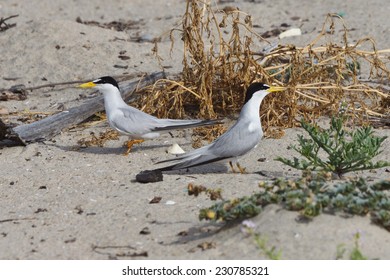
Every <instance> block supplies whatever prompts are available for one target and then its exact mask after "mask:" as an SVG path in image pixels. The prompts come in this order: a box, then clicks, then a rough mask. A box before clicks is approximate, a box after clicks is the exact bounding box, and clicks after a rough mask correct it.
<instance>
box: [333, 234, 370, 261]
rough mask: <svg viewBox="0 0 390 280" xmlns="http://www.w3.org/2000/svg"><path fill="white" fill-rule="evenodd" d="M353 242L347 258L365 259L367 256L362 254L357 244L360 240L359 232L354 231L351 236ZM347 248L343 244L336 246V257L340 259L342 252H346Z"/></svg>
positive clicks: (342, 256) (342, 255)
mask: <svg viewBox="0 0 390 280" xmlns="http://www.w3.org/2000/svg"><path fill="white" fill-rule="evenodd" d="M353 239H354V240H353V242H354V246H353V247H352V249H351V251H350V253H349V259H351V260H367V259H368V258H367V257H366V256H365V255H363V253H362V251H361V249H360V245H359V240H360V233H358V232H357V233H356V234H355V235H354V236H353ZM346 251H347V249H346V248H345V244H340V245H338V246H337V253H336V259H337V260H339V259H342V258H344V254H345V253H346Z"/></svg>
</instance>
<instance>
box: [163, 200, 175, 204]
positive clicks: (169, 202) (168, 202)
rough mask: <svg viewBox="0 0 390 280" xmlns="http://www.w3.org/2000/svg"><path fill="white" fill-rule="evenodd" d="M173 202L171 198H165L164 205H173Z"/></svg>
mask: <svg viewBox="0 0 390 280" xmlns="http://www.w3.org/2000/svg"><path fill="white" fill-rule="evenodd" d="M175 204H176V202H174V201H173V200H167V201H166V202H165V205H175Z"/></svg>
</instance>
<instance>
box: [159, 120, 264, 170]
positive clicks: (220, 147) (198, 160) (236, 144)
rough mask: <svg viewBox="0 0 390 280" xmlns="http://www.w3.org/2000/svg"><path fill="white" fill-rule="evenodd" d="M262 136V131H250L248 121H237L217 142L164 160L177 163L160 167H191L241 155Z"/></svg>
mask: <svg viewBox="0 0 390 280" xmlns="http://www.w3.org/2000/svg"><path fill="white" fill-rule="evenodd" d="M260 138H261V130H260V131H252V132H250V131H248V130H247V129H246V123H244V122H241V123H238V122H237V123H236V124H235V125H234V126H232V127H231V128H230V129H229V130H228V131H227V132H226V133H225V134H223V135H222V136H220V137H219V138H218V139H217V140H216V141H215V142H213V143H212V144H210V145H207V146H204V147H202V148H199V149H196V150H193V151H191V152H189V153H186V154H183V155H180V156H178V157H176V158H174V159H170V160H165V161H162V162H159V163H163V162H171V161H172V162H173V161H176V163H175V164H173V165H170V166H167V167H163V168H159V170H161V171H167V170H175V169H182V168H189V167H194V166H198V165H203V164H207V163H211V162H217V161H221V160H225V159H229V158H234V157H239V156H242V155H244V154H246V153H247V152H249V151H250V150H251V149H253V148H254V146H256V145H257V143H258V142H259V140H260Z"/></svg>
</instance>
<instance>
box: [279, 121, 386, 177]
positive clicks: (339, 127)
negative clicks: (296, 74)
mask: <svg viewBox="0 0 390 280" xmlns="http://www.w3.org/2000/svg"><path fill="white" fill-rule="evenodd" d="M345 120H346V118H345V117H344V116H338V117H333V118H332V119H331V121H330V127H329V128H328V129H322V128H320V127H318V126H317V125H315V124H310V123H308V122H306V121H304V120H302V121H301V125H302V127H303V129H304V130H306V132H307V133H308V134H309V136H310V138H305V137H304V136H302V135H299V136H298V145H291V146H290V148H292V149H294V150H295V151H297V152H298V153H299V154H301V155H302V156H303V157H304V158H297V157H294V158H293V159H292V160H291V159H286V158H283V157H277V158H276V160H277V161H280V162H283V163H284V164H287V165H288V166H291V167H293V168H296V169H300V170H315V171H330V172H333V173H335V174H337V175H338V176H340V177H341V176H343V175H344V174H345V173H347V172H351V171H359V170H367V169H376V168H382V167H386V166H390V162H388V161H378V162H375V163H374V162H372V161H371V160H372V159H373V158H374V157H375V156H377V155H378V154H380V153H381V150H380V146H381V144H382V143H383V141H385V139H386V138H387V137H386V136H384V137H377V136H375V135H373V129H372V127H370V126H367V127H361V128H357V129H356V130H353V131H351V132H349V131H347V130H345V129H344V122H345ZM321 150H322V151H324V152H325V154H326V155H327V158H326V159H324V158H321V157H320V151H321Z"/></svg>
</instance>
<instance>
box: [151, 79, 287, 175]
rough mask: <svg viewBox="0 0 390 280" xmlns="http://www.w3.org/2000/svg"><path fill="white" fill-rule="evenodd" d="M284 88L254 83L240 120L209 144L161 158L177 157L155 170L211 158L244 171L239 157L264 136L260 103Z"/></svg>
mask: <svg viewBox="0 0 390 280" xmlns="http://www.w3.org/2000/svg"><path fill="white" fill-rule="evenodd" d="M282 90H285V88H284V87H276V86H268V85H265V84H262V83H257V82H255V83H252V84H251V85H250V86H249V87H248V89H247V91H246V96H245V103H244V106H243V107H242V109H241V113H240V116H239V117H238V120H237V122H236V123H235V124H234V125H233V126H232V127H231V128H230V129H229V130H228V131H227V132H225V133H224V134H223V135H221V136H220V137H219V138H217V139H216V140H215V141H214V142H213V143H211V144H209V145H207V146H204V147H201V148H199V149H196V150H193V151H191V152H188V153H185V154H182V155H179V156H177V157H176V158H174V159H168V160H164V161H160V162H158V163H163V162H173V161H176V163H175V164H173V165H170V166H166V167H162V168H158V169H155V170H159V171H170V170H178V169H183V168H190V167H194V166H199V165H204V164H208V163H212V162H218V161H229V164H230V167H231V168H232V171H233V172H235V170H234V167H233V162H234V163H235V164H236V165H237V168H238V169H239V170H240V172H241V173H245V168H242V167H241V166H240V164H239V163H238V161H237V159H238V157H241V156H243V155H245V154H246V153H248V152H249V151H251V150H252V149H253V148H255V147H256V146H257V144H258V143H259V141H260V139H261V138H262V137H263V130H262V128H261V122H260V113H259V111H260V104H261V102H262V101H263V99H264V97H266V96H267V94H269V93H271V92H276V91H282Z"/></svg>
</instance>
